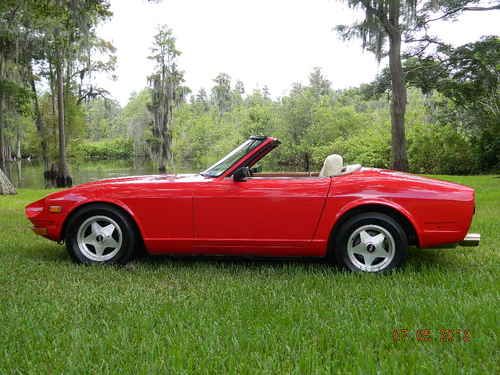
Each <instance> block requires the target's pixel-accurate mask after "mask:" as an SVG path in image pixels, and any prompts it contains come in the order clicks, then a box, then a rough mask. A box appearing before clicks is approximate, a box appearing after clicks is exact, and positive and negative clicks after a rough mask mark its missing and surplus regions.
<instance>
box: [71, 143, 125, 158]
mask: <svg viewBox="0 0 500 375" xmlns="http://www.w3.org/2000/svg"><path fill="white" fill-rule="evenodd" d="M71 156H73V157H76V158H78V159H83V160H108V159H114V160H116V159H121V160H126V159H131V158H132V157H133V141H132V140H131V139H123V138H117V139H109V140H108V139H107V140H103V141H97V142H88V141H87V142H81V143H78V144H76V145H74V146H73V147H72V153H71Z"/></svg>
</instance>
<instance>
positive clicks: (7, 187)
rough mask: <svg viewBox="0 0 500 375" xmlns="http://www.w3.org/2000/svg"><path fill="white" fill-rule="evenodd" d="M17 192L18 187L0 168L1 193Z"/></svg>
mask: <svg viewBox="0 0 500 375" xmlns="http://www.w3.org/2000/svg"><path fill="white" fill-rule="evenodd" d="M6 194H16V188H15V187H14V185H12V183H11V182H10V181H9V179H8V178H7V176H6V175H5V173H3V171H2V169H1V168H0V195H6Z"/></svg>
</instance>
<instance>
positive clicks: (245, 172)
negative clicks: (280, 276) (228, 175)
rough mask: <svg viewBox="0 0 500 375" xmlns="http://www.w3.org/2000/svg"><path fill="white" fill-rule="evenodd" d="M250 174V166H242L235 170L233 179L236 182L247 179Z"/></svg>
mask: <svg viewBox="0 0 500 375" xmlns="http://www.w3.org/2000/svg"><path fill="white" fill-rule="evenodd" d="M249 176H250V168H248V167H241V168H238V169H237V170H235V171H234V173H233V180H234V181H235V182H241V181H245V180H246V179H247V177H249Z"/></svg>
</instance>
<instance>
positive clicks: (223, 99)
mask: <svg viewBox="0 0 500 375" xmlns="http://www.w3.org/2000/svg"><path fill="white" fill-rule="evenodd" d="M214 82H215V86H214V87H213V88H212V101H213V103H214V104H215V106H216V107H217V109H218V111H219V116H222V115H223V114H224V113H225V112H227V111H229V110H230V109H231V105H232V101H231V99H232V97H231V77H230V76H229V74H226V73H219V74H218V75H217V77H215V79H214Z"/></svg>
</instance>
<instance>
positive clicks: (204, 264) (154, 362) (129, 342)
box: [0, 176, 500, 374]
mask: <svg viewBox="0 0 500 375" xmlns="http://www.w3.org/2000/svg"><path fill="white" fill-rule="evenodd" d="M442 178H446V179H449V180H452V181H456V182H460V183H464V184H467V185H470V186H472V187H474V188H476V195H477V206H478V208H477V214H476V217H475V219H474V222H473V226H472V230H475V231H479V232H481V235H482V243H481V246H480V247H479V248H457V249H448V250H418V249H413V250H412V251H411V255H410V258H409V260H408V263H407V266H406V267H405V268H404V269H403V270H402V271H400V272H397V273H395V274H391V275H385V276H381V275H369V274H364V275H358V274H356V275H354V274H348V273H344V272H340V271H338V270H337V269H335V268H333V267H331V266H329V265H328V264H325V263H322V262H305V261H283V262H269V261H268V262H265V261H261V262H259V261H247V260H231V259H223V260H206V259H190V260H185V259H184V260H179V259H171V258H168V257H161V258H145V259H139V260H137V261H135V262H133V263H131V264H129V265H127V266H125V267H99V266H93V267H88V266H78V265H75V264H73V263H72V262H71V261H70V259H69V256H68V255H67V254H66V252H65V249H64V247H63V246H60V245H57V244H55V243H52V242H50V241H48V240H45V239H43V238H40V237H37V236H35V234H33V233H31V231H30V229H29V223H28V222H27V220H26V219H25V218H24V214H23V208H24V206H25V205H26V204H27V203H28V202H30V201H33V200H35V199H38V198H40V197H42V196H43V195H45V194H47V191H46V190H45V191H44V190H21V191H20V192H19V194H18V195H16V196H10V197H0V374H11V373H32V374H40V373H50V374H57V373H63V372H64V373H82V374H89V373H131V374H146V373H147V374H151V373H192V372H194V373H217V374H225V373H235V374H236V373H237V374H254V373H273V374H275V373H287V374H288V373H296V374H317V373H318V374H320V373H336V372H342V373H359V374H370V373H398V374H399V373H419V374H422V373H444V374H448V373H449V374H456V373H467V374H473V373H482V374H494V373H499V371H500V368H499V363H500V355H499V354H500V353H499V350H500V347H499V342H498V335H499V330H498V327H499V319H498V317H499V286H500V283H499V270H500V268H499V265H500V255H499V250H500V249H499V246H500V245H499V244H500V178H497V177H494V176H477V177H449V176H447V177H444V176H443V177H442ZM402 329H407V330H408V331H409V332H408V336H407V337H406V338H405V337H404V335H403V334H402V331H400V330H402ZM424 329H428V330H430V331H429V332H423V331H421V332H420V333H418V334H417V330H424ZM441 329H450V330H462V331H461V332H460V333H459V334H458V333H457V332H455V334H454V336H453V340H452V341H445V342H443V341H441V337H440V336H441V333H440V330H441ZM394 330H396V333H397V335H396V340H395V339H394V337H393V332H394ZM464 330H467V332H465V333H464ZM425 337H429V338H430V339H431V341H423V340H422V338H425Z"/></svg>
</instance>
